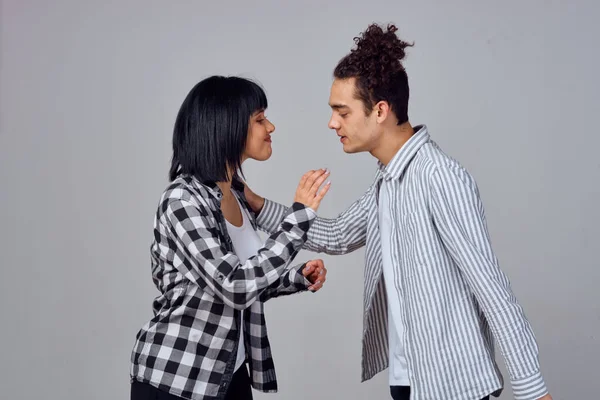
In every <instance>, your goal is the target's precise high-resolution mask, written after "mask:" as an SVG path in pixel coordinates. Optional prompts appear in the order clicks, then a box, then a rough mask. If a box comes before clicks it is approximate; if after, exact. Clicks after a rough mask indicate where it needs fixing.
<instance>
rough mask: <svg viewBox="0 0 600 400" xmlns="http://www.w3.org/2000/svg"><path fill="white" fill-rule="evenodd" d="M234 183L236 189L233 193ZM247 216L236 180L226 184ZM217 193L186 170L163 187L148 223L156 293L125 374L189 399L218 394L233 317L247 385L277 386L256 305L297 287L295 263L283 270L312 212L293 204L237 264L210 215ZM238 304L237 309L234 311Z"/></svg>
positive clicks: (216, 209) (227, 376)
mask: <svg viewBox="0 0 600 400" xmlns="http://www.w3.org/2000/svg"><path fill="white" fill-rule="evenodd" d="M240 189H242V190H240ZM234 190H236V194H238V196H239V197H240V198H241V199H242V205H243V206H244V207H245V208H247V209H248V211H249V214H250V215H251V216H252V225H253V226H254V227H255V228H256V223H255V221H254V217H255V216H254V214H253V213H252V212H251V211H250V208H249V207H248V204H247V203H246V201H245V198H244V194H243V186H240V184H239V183H236V185H234ZM221 197H222V194H221V192H220V190H219V188H218V187H217V186H216V185H213V186H207V185H203V184H201V183H200V182H198V181H197V180H196V179H194V178H191V177H181V178H178V179H176V180H175V181H174V182H173V183H172V184H171V185H170V187H168V188H167V190H166V191H165V192H164V194H163V196H162V198H161V200H160V203H159V207H158V211H157V213H156V217H155V221H154V241H153V243H152V246H151V261H152V277H153V281H154V284H155V285H156V287H157V288H158V290H159V291H160V295H159V296H158V297H157V298H156V299H155V300H154V302H153V312H154V317H153V318H152V319H151V320H150V321H149V322H148V323H146V324H145V325H144V326H143V327H142V329H141V330H140V331H139V333H138V334H137V336H136V342H135V345H134V349H133V352H132V355H131V361H132V365H131V371H130V373H131V379H132V380H138V381H142V382H147V383H150V384H152V385H154V386H156V387H158V388H159V389H162V390H165V391H167V392H169V393H171V394H173V395H175V396H179V397H183V398H186V399H192V400H200V399H203V400H206V399H221V398H223V396H224V394H225V393H226V390H227V387H228V384H229V382H230V381H231V378H232V375H233V372H234V371H233V368H234V365H235V357H236V354H237V345H238V337H239V332H240V331H239V329H238V328H237V327H238V326H239V324H240V323H241V315H243V316H244V321H243V323H244V332H245V345H246V349H247V351H248V355H249V359H250V360H249V361H250V362H249V366H250V375H251V379H252V384H253V387H254V388H255V389H257V390H261V391H265V392H275V391H277V381H276V377H275V370H274V364H273V359H272V356H271V350H270V346H269V341H268V338H267V330H266V324H265V317H264V312H263V302H264V301H266V300H268V299H270V298H274V297H278V296H281V295H288V294H291V293H296V292H298V291H302V290H306V289H307V287H308V286H309V285H310V282H308V281H307V280H306V279H305V278H304V276H303V275H302V274H301V269H302V268H303V266H304V265H300V266H297V267H293V268H290V267H289V263H290V261H291V260H292V259H293V258H294V257H295V255H296V254H297V252H298V251H299V250H300V248H301V247H302V245H303V244H304V242H305V240H306V239H307V232H308V230H309V228H310V225H311V223H312V221H313V220H314V218H315V216H316V215H315V213H314V211H313V210H312V209H310V208H307V207H305V206H304V205H302V204H299V203H295V204H293V205H292V207H290V208H289V209H288V210H287V212H286V214H285V217H284V218H283V220H282V222H281V224H280V226H279V230H278V231H277V232H275V233H274V234H272V235H271V236H269V237H268V239H267V241H266V243H265V245H264V247H263V248H261V249H260V250H259V251H258V255H257V256H254V257H251V258H250V259H248V260H247V261H246V262H245V263H244V264H241V263H240V261H239V259H238V258H237V257H236V256H235V254H234V253H233V245H232V243H231V239H230V238H229V235H228V234H227V229H226V226H225V220H224V218H223V214H222V213H221V212H220V202H221V201H220V200H221ZM241 310H244V313H241Z"/></svg>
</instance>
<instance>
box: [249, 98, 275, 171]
mask: <svg viewBox="0 0 600 400" xmlns="http://www.w3.org/2000/svg"><path fill="white" fill-rule="evenodd" d="M274 130H275V125H273V124H272V123H271V121H269V120H268V119H267V117H266V116H265V110H260V111H257V112H255V113H254V114H252V116H251V117H250V124H249V125H248V139H246V148H245V149H244V157H243V160H246V159H248V158H251V159H253V160H258V161H265V160H268V159H269V158H270V157H271V154H272V153H273V149H272V148H271V134H272V133H273V131H274Z"/></svg>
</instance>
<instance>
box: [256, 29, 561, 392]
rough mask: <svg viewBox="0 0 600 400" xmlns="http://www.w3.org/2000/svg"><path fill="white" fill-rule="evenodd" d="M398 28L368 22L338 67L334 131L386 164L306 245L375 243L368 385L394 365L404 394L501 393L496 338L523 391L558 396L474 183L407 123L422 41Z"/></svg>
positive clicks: (263, 204) (272, 207)
mask: <svg viewBox="0 0 600 400" xmlns="http://www.w3.org/2000/svg"><path fill="white" fill-rule="evenodd" d="M396 30H397V29H396V27H395V26H393V25H390V26H388V27H387V29H386V30H385V31H384V30H383V29H382V28H381V27H379V26H377V25H371V26H369V28H368V29H367V30H366V31H365V32H364V33H363V34H362V35H361V37H360V38H357V39H355V40H356V44H357V47H356V48H355V49H353V50H352V51H351V52H350V54H348V55H347V56H346V57H344V58H343V59H342V60H341V61H340V62H339V64H338V65H337V67H336V68H335V71H334V78H335V79H334V82H333V85H332V87H331V95H330V99H329V104H330V106H331V108H332V110H333V113H332V117H331V120H330V121H329V127H330V128H331V129H334V130H335V131H336V132H337V134H338V136H339V137H340V141H341V143H342V144H343V147H344V151H345V152H347V153H358V152H362V151H368V152H369V153H371V154H372V155H373V156H374V157H375V158H377V159H378V161H379V163H378V166H379V168H378V171H377V175H376V178H375V181H374V183H373V184H372V186H371V187H370V188H369V189H368V191H367V192H366V193H365V194H364V195H363V196H362V198H360V199H359V200H358V201H356V202H355V203H354V204H352V205H351V206H350V208H349V209H348V210H346V211H345V212H343V213H342V214H340V215H339V216H338V217H337V218H335V219H323V218H318V219H317V220H316V221H315V223H314V224H313V226H312V227H311V230H310V231H309V234H308V241H307V242H306V244H305V246H304V248H305V249H308V250H311V251H316V252H324V253H328V254H345V253H349V252H351V251H354V250H356V249H358V248H360V247H361V246H363V245H365V244H366V247H367V249H366V264H367V265H366V269H365V296H364V299H365V300H364V301H365V304H364V325H365V326H364V336H363V376H362V378H363V381H364V380H367V379H370V378H371V377H373V376H374V375H375V374H376V373H378V372H379V371H381V370H383V369H385V368H386V367H387V366H389V380H390V386H391V395H392V398H393V399H395V400H399V399H411V400H421V399H423V400H425V399H427V400H479V399H488V398H489V396H490V395H494V396H499V395H500V393H501V391H502V388H503V379H502V376H501V374H500V372H499V370H498V367H497V365H496V363H495V357H494V345H493V339H494V337H495V338H496V340H497V341H498V343H499V346H500V349H501V351H502V354H503V355H504V359H505V361H506V365H507V369H508V372H509V374H510V379H511V383H512V387H513V391H514V397H515V399H517V400H533V399H544V400H550V399H551V396H550V395H549V394H548V391H547V389H546V385H545V383H544V379H543V377H542V374H541V372H540V367H539V363H538V348H537V344H536V341H535V338H534V335H533V332H532V329H531V326H530V324H529V322H528V321H527V319H526V317H525V315H524V313H523V310H522V309H521V307H520V306H519V304H518V303H517V300H516V299H515V296H514V295H513V292H512V290H511V288H510V284H509V281H508V279H507V277H506V275H505V274H504V273H503V272H502V271H501V270H500V268H499V266H498V262H497V259H496V257H495V255H494V253H493V251H492V247H491V244H490V239H489V235H488V230H487V227H486V220H485V215H484V209H483V205H482V202H481V199H480V197H479V192H478V189H477V185H476V183H475V181H474V179H473V178H472V176H471V175H470V174H469V173H468V172H467V171H466V170H465V168H463V167H462V166H461V165H460V164H459V163H458V162H457V161H455V160H454V159H452V158H450V157H449V156H447V155H446V154H445V153H444V152H443V151H442V150H441V149H440V148H439V147H438V145H437V144H436V143H435V142H434V141H433V140H432V139H431V138H430V136H429V132H428V130H427V127H426V126H424V125H421V126H415V127H413V126H411V124H410V122H409V120H408V115H407V110H408V98H409V88H408V78H407V75H406V72H405V70H404V67H403V65H402V63H401V60H402V59H403V58H404V56H405V49H406V47H408V46H411V45H410V44H408V43H406V42H403V41H401V40H400V39H398V37H397V36H396V33H395V32H396ZM246 192H247V194H248V197H249V200H250V203H251V206H252V207H253V208H254V209H255V211H257V212H260V215H259V216H258V223H259V225H261V226H262V227H263V228H265V229H267V230H269V231H272V230H274V229H275V228H276V226H277V225H278V223H279V221H280V220H281V218H282V217H283V216H284V212H285V209H286V207H284V206H281V205H279V204H276V203H274V202H271V201H268V200H264V199H263V198H261V197H259V196H257V195H255V194H254V193H252V192H251V190H249V189H247V190H246ZM386 337H387V338H386Z"/></svg>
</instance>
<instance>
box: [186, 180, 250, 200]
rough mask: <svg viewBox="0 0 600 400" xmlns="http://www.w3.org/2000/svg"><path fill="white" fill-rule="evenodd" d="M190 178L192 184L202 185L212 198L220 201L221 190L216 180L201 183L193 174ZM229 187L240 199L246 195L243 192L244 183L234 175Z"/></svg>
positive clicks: (221, 196)
mask: <svg viewBox="0 0 600 400" xmlns="http://www.w3.org/2000/svg"><path fill="white" fill-rule="evenodd" d="M191 179H192V182H193V183H194V185H196V187H200V186H204V188H206V190H207V191H208V193H210V194H211V195H212V196H213V197H214V198H216V199H217V200H218V201H219V202H221V199H222V198H223V191H222V190H221V188H220V187H219V185H217V183H216V182H204V183H202V182H200V181H199V180H198V179H197V178H196V177H195V176H192V177H191ZM231 189H232V190H233V191H234V192H236V194H237V195H239V196H241V197H242V199H244V200H245V199H246V196H245V194H244V184H243V183H242V181H241V180H240V179H239V178H238V177H237V176H234V177H233V179H232V181H231Z"/></svg>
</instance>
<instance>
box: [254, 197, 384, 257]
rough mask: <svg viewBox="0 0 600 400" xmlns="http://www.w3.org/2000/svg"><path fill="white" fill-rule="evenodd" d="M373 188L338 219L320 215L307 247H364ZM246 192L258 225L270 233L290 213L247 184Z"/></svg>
mask: <svg viewBox="0 0 600 400" xmlns="http://www.w3.org/2000/svg"><path fill="white" fill-rule="evenodd" d="M373 190H374V189H373V186H371V187H370V188H369V190H368V191H367V192H366V193H365V194H364V195H363V196H362V197H361V198H360V199H358V200H357V201H355V202H354V203H353V204H352V205H351V206H350V207H349V208H348V209H347V210H346V211H344V212H342V213H341V214H340V215H339V216H338V217H337V218H332V219H329V218H319V217H317V218H316V219H315V220H314V222H313V224H312V226H311V228H310V230H309V231H308V239H307V241H306V242H305V243H304V246H303V249H305V250H309V251H314V252H317V253H326V254H331V255H340V254H347V253H351V252H353V251H354V250H357V249H359V248H361V247H362V246H364V245H365V243H366V237H367V216H368V203H369V200H370V196H372V195H373V194H372V191H373ZM245 194H246V199H247V200H248V203H249V204H250V206H251V207H252V209H253V211H254V212H255V214H257V218H256V222H257V224H258V227H259V228H260V229H261V230H263V231H265V232H267V233H272V232H274V231H275V230H276V229H277V227H278V226H279V224H280V223H281V219H282V218H283V216H284V215H286V213H287V212H288V211H287V209H288V207H286V206H284V205H282V204H278V203H276V202H274V201H271V200H267V199H264V198H262V197H260V196H258V195H256V194H255V193H253V192H252V191H250V189H248V187H247V186H246V190H245Z"/></svg>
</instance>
